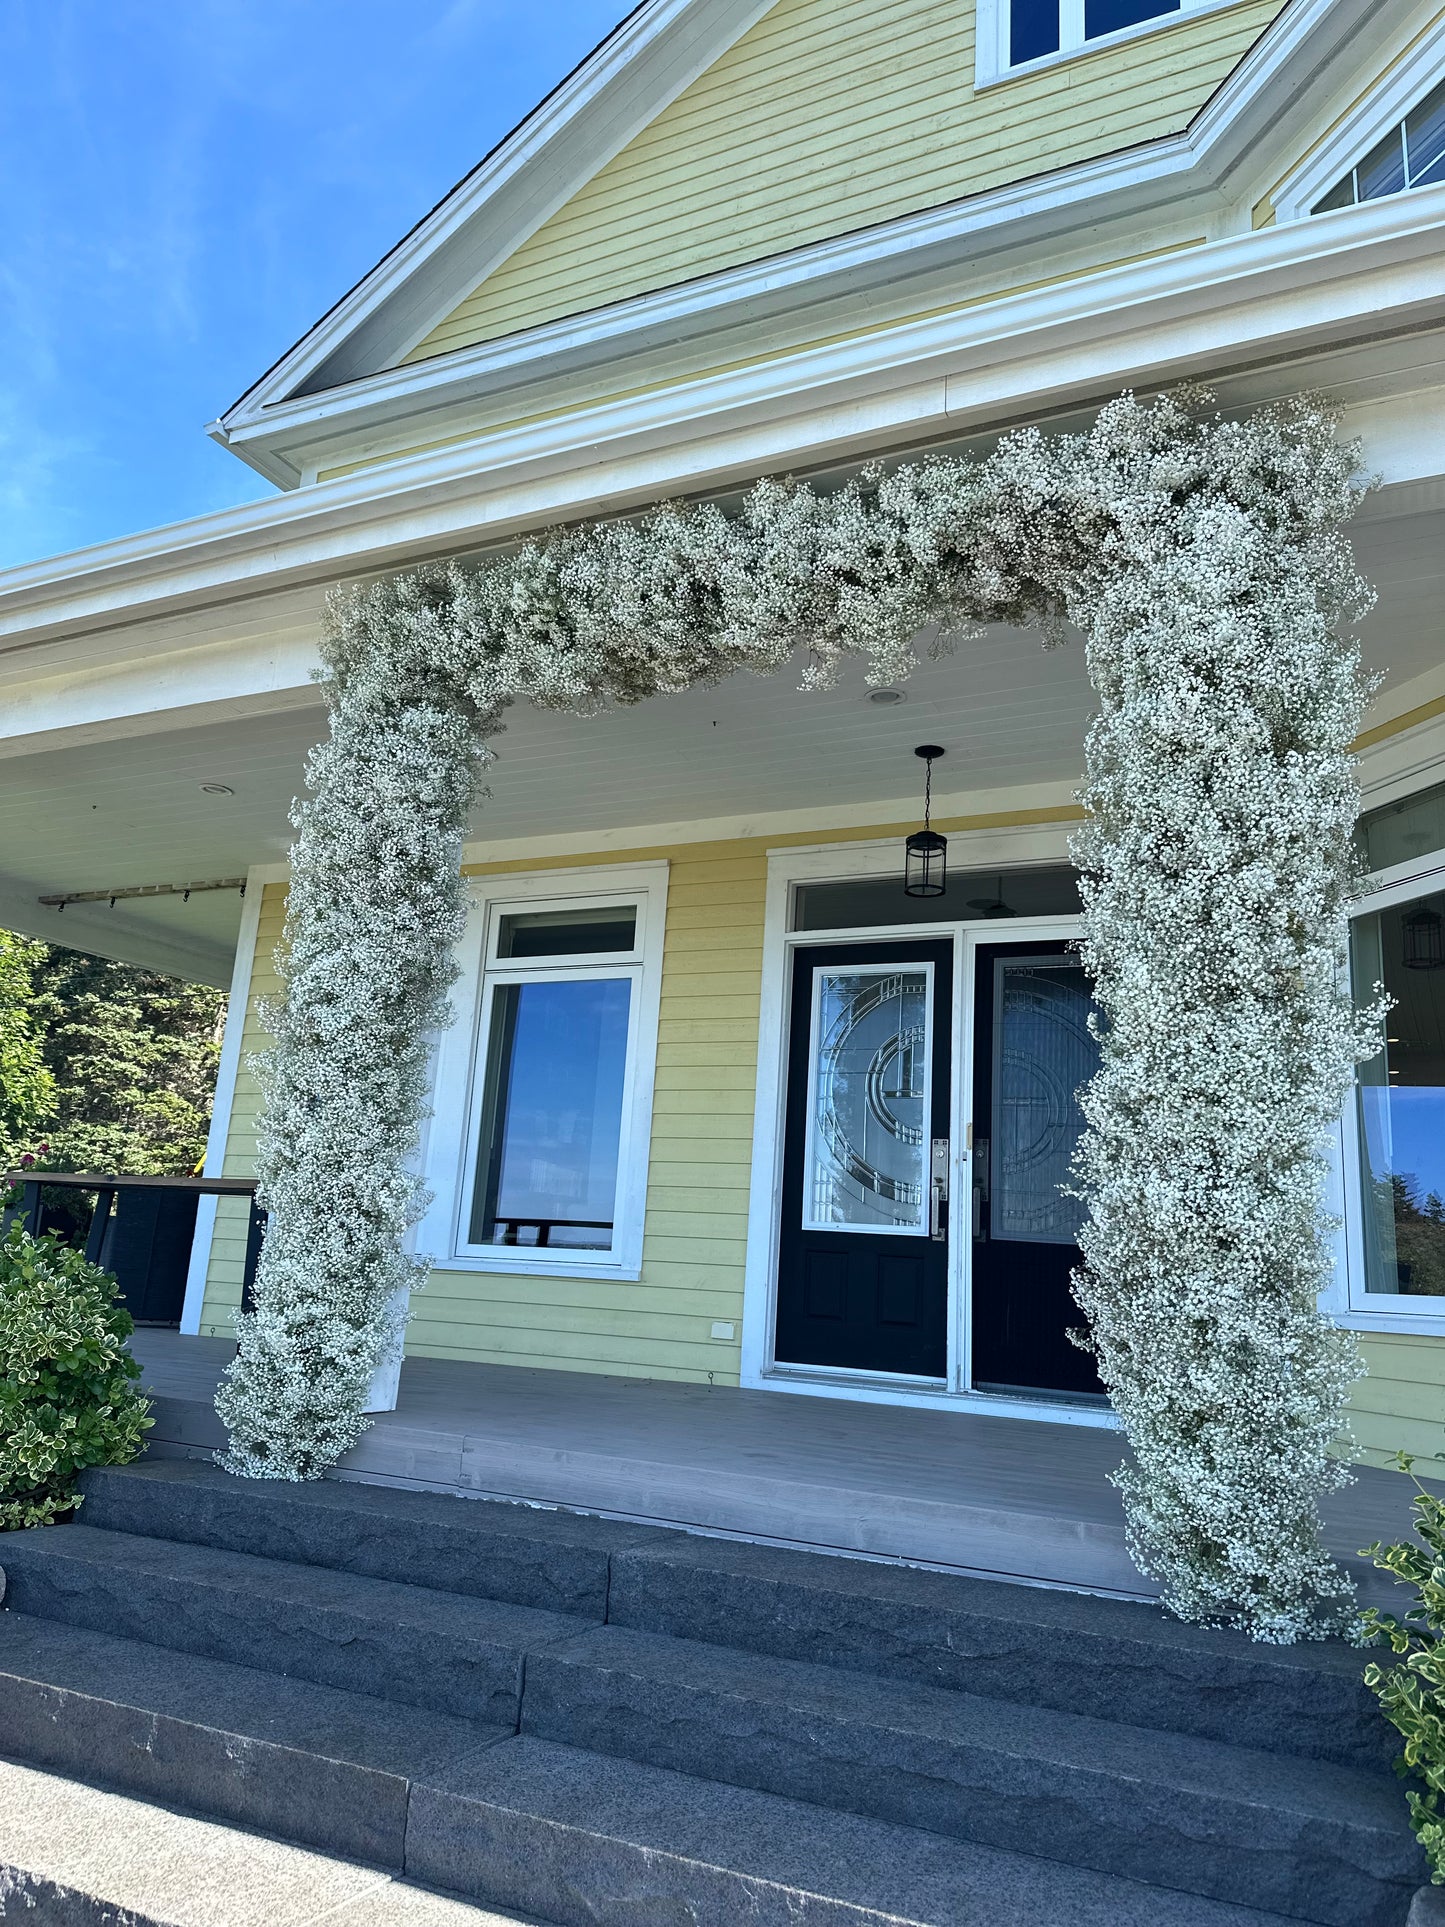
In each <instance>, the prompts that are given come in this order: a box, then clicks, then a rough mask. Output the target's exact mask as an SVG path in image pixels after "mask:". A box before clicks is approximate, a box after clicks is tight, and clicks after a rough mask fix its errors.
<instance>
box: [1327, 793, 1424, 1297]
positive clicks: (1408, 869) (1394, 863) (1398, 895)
mask: <svg viewBox="0 0 1445 1927" xmlns="http://www.w3.org/2000/svg"><path fill="white" fill-rule="evenodd" d="M1359 843H1360V848H1361V852H1362V854H1363V856H1364V859H1365V861H1366V863H1367V864H1368V865H1369V867H1370V870H1371V871H1372V873H1373V874H1374V878H1375V880H1376V882H1377V885H1378V887H1376V888H1374V889H1372V890H1371V892H1370V895H1369V896H1368V897H1366V898H1365V899H1364V901H1363V903H1362V904H1361V906H1360V910H1359V912H1358V914H1357V915H1356V916H1355V917H1354V919H1353V921H1352V923H1351V927H1350V978H1351V983H1352V986H1353V989H1354V995H1355V1000H1356V1003H1357V1005H1359V1006H1361V1007H1363V1006H1367V1005H1369V1004H1371V1003H1372V1002H1373V1001H1374V997H1375V991H1376V986H1377V985H1379V986H1383V988H1384V991H1385V993H1386V995H1387V996H1388V997H1389V999H1390V1009H1389V1011H1388V1013H1387V1014H1386V1017H1385V1020H1384V1024H1383V1027H1382V1030H1381V1033H1380V1048H1379V1050H1378V1052H1377V1053H1376V1055H1375V1056H1373V1057H1372V1058H1370V1059H1369V1060H1368V1061H1367V1062H1366V1063H1364V1064H1361V1065H1360V1067H1359V1070H1358V1072H1357V1075H1356V1080H1355V1093H1354V1103H1353V1106H1352V1111H1351V1114H1350V1115H1349V1116H1347V1118H1346V1124H1345V1129H1346V1170H1347V1172H1352V1173H1353V1177H1352V1180H1351V1188H1352V1190H1353V1191H1354V1194H1355V1204H1356V1209H1355V1210H1354V1211H1353V1212H1351V1213H1349V1214H1348V1215H1349V1216H1350V1217H1351V1219H1352V1220H1353V1222H1354V1225H1355V1232H1354V1236H1353V1238H1352V1241H1351V1243H1352V1249H1351V1254H1350V1282H1351V1290H1350V1300H1351V1303H1352V1305H1353V1307H1354V1309H1355V1310H1357V1311H1363V1312H1368V1313H1372V1314H1375V1315H1377V1316H1378V1315H1380V1314H1392V1315H1396V1316H1398V1315H1401V1314H1403V1315H1406V1316H1409V1317H1416V1318H1418V1317H1420V1316H1422V1315H1423V1316H1426V1317H1428V1316H1431V1315H1433V1316H1435V1317H1437V1318H1438V1317H1440V1316H1442V1315H1445V784H1442V785H1439V786H1437V787H1435V788H1433V789H1428V790H1423V791H1419V792H1417V793H1416V794H1415V795H1413V796H1409V797H1406V798H1404V799H1402V800H1401V801H1400V802H1397V803H1392V804H1388V805H1386V806H1385V807H1384V808H1382V809H1377V810H1371V811H1370V812H1369V813H1368V814H1367V815H1365V816H1364V817H1362V818H1361V820H1360V828H1359Z"/></svg>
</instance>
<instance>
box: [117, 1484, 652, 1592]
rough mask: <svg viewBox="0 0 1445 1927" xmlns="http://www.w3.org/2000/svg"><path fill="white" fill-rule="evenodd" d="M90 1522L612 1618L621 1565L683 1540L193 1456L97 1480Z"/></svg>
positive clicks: (528, 1509)
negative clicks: (227, 1466)
mask: <svg viewBox="0 0 1445 1927" xmlns="http://www.w3.org/2000/svg"><path fill="white" fill-rule="evenodd" d="M82 1488H83V1490H84V1493H85V1501H84V1504H83V1506H82V1508H81V1512H80V1515H79V1516H80V1518H81V1519H82V1520H83V1522H84V1523H85V1524H86V1525H87V1526H92V1527H99V1528H103V1529H105V1530H106V1531H109V1532H129V1533H135V1534H138V1535H140V1536H141V1537H143V1538H157V1539H174V1540H177V1541H181V1542H184V1543H186V1544H189V1545H197V1546H217V1547H220V1548H222V1549H224V1550H225V1551H228V1552H249V1553H252V1554H254V1555H255V1556H256V1557H258V1558H262V1559H284V1560H287V1561H289V1562H291V1563H292V1564H294V1565H310V1566H325V1567H327V1568H329V1569H330V1570H332V1571H335V1572H354V1573H357V1574H360V1575H362V1576H363V1577H366V1578H370V1579H393V1580H397V1581H398V1582H401V1583H403V1584H406V1585H410V1586H425V1587H429V1588H435V1589H436V1590H437V1591H439V1592H457V1593H473V1594H476V1595H477V1596H478V1597H479V1598H483V1599H496V1600H502V1601H505V1602H508V1603H510V1604H512V1605H514V1606H539V1607H542V1608H544V1609H546V1610H547V1611H549V1612H559V1613H574V1614H578V1615H580V1616H581V1617H582V1618H584V1619H596V1620H601V1619H605V1618H606V1616H607V1587H608V1579H609V1562H610V1560H611V1558H612V1556H613V1554H614V1553H616V1552H619V1551H622V1550H625V1549H626V1548H627V1547H629V1546H637V1547H641V1546H645V1545H653V1544H656V1543H658V1542H660V1541H663V1540H666V1541H668V1542H669V1543H671V1542H674V1541H675V1542H678V1543H681V1544H686V1543H687V1536H686V1534H684V1533H680V1532H664V1531H659V1530H658V1529H657V1528H656V1527H647V1526H626V1525H619V1524H616V1523H615V1522H613V1521H612V1520H609V1519H589V1518H585V1517H583V1516H581V1515H579V1514H577V1513H572V1512H549V1511H546V1510H544V1509H543V1508H542V1507H540V1506H528V1505H507V1504H498V1503H496V1502H494V1501H487V1500H481V1499H454V1498H448V1497H444V1496H442V1495H441V1494H438V1493H433V1492H407V1491H398V1490H394V1489H392V1488H389V1487H386V1486H378V1485H361V1484H357V1483H354V1482H352V1481H350V1480H347V1481H344V1482H343V1481H332V1480H323V1481H319V1482H317V1483H314V1484H310V1485H288V1484H283V1483H282V1482H280V1481H275V1482H272V1481H267V1482H266V1483H264V1484H258V1483H256V1482H254V1481H251V1480H247V1479H233V1478H231V1477H229V1475H228V1474H226V1473H225V1472H222V1471H221V1470H220V1469H219V1467H217V1466H214V1465H210V1464H205V1463H201V1462H199V1461H196V1460H186V1459H156V1460H143V1461H141V1462H140V1463H139V1464H136V1465H126V1466H107V1467H103V1468H97V1469H96V1470H94V1471H91V1472H87V1473H86V1474H85V1476H84V1479H83V1480H82Z"/></svg>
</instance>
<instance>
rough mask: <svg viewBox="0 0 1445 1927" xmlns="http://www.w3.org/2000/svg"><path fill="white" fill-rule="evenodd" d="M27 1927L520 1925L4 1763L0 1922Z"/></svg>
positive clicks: (397, 1882) (391, 1878) (359, 1870)
mask: <svg viewBox="0 0 1445 1927" xmlns="http://www.w3.org/2000/svg"><path fill="white" fill-rule="evenodd" d="M12 1918H13V1919H15V1920H17V1921H22V1920H23V1921H26V1922H30V1923H33V1927H258V1923H260V1922H263V1921H264V1923H265V1927H312V1923H313V1922H316V1923H319V1922H323V1921H324V1922H325V1923H326V1927H523V1923H522V1922H521V1921H520V1920H519V1919H518V1917H517V1916H516V1915H515V1914H505V1915H504V1914H499V1913H494V1912H493V1911H492V1909H491V1908H489V1907H488V1908H481V1907H477V1906H474V1905H473V1904H472V1903H471V1902H470V1901H465V1900H457V1899H454V1898H452V1897H450V1896H448V1895H446V1894H438V1893H432V1892H429V1891H428V1890H427V1889H425V1888H422V1887H417V1886H413V1885H411V1884H409V1883H408V1882H406V1881H404V1880H402V1879H400V1878H398V1876H397V1875H395V1874H393V1873H384V1872H381V1871H379V1870H378V1869H377V1868H375V1867H362V1866H358V1865H356V1863H355V1862H354V1861H348V1860H339V1859H334V1858H332V1857H330V1856H329V1855H323V1854H318V1853H315V1852H313V1851H312V1850H310V1849H308V1848H304V1847H293V1846H286V1845H283V1844H281V1843H279V1842H277V1841H273V1840H267V1839H264V1838H263V1837H261V1836H260V1835H258V1834H255V1833H244V1832H242V1831H240V1830H239V1829H238V1828H235V1827H228V1826H226V1825H224V1824H222V1823H221V1822H219V1821H215V1820H201V1819H197V1818H195V1817H194V1816H193V1815H191V1814H185V1813H172V1812H168V1811H166V1810H165V1809H163V1808H159V1807H155V1806H151V1805H149V1804H147V1803H146V1802H144V1801H141V1800H134V1799H130V1798H128V1797H127V1796H126V1795H124V1794H119V1793H111V1792H108V1791H106V1790H105V1789H104V1788H102V1787H94V1786H85V1785H82V1784H79V1783H78V1782H76V1781H74V1780H68V1779H63V1778H60V1777H58V1776H57V1775H55V1774H51V1773H41V1772H38V1771H36V1770H35V1769H34V1768H33V1767H26V1766H15V1765H13V1764H11V1763H9V1762H6V1761H0V1919H4V1920H10V1919H12Z"/></svg>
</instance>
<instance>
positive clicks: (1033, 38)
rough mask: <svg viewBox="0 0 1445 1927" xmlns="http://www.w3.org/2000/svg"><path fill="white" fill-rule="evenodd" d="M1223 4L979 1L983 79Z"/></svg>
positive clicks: (1206, 0)
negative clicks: (1207, 7) (1209, 6)
mask: <svg viewBox="0 0 1445 1927" xmlns="http://www.w3.org/2000/svg"><path fill="white" fill-rule="evenodd" d="M1212 4H1220V0H979V67H978V80H979V82H980V84H984V83H986V82H988V81H990V80H996V79H999V78H1000V77H1002V75H1004V74H1006V73H1009V72H1011V71H1012V70H1013V69H1015V68H1018V67H1023V66H1027V65H1028V64H1029V63H1030V62H1031V61H1035V60H1043V59H1046V58H1047V57H1049V56H1050V55H1067V54H1072V53H1082V52H1083V51H1084V50H1085V49H1086V48H1087V47H1089V46H1090V45H1091V44H1092V43H1093V42H1095V41H1102V40H1107V39H1109V38H1111V37H1112V36H1114V35H1116V34H1126V33H1129V32H1131V31H1133V30H1135V29H1139V30H1147V29H1148V28H1150V27H1153V26H1163V25H1165V24H1167V22H1168V21H1170V20H1172V19H1177V18H1178V16H1179V15H1180V14H1182V13H1193V12H1195V11H1197V10H1198V9H1199V8H1200V7H1202V6H1208V5H1212Z"/></svg>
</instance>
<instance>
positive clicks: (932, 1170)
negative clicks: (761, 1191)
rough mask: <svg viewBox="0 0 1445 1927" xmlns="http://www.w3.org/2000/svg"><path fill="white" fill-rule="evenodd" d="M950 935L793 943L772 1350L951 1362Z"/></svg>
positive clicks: (848, 1363) (881, 1365)
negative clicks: (870, 941)
mask: <svg viewBox="0 0 1445 1927" xmlns="http://www.w3.org/2000/svg"><path fill="white" fill-rule="evenodd" d="M952 972H953V945H952V944H951V943H948V942H939V941H937V940H931V941H924V942H898V943H885V944H830V945H827V946H822V945H820V946H818V947H816V948H809V949H799V950H797V951H795V952H794V954H793V987H792V996H791V1002H790V1007H789V1015H790V1034H789V1051H788V1095H787V1110H786V1120H785V1142H784V1157H783V1197H782V1225H781V1232H780V1237H779V1263H778V1291H777V1316H776V1323H775V1345H774V1354H775V1357H776V1359H777V1362H778V1363H779V1364H780V1365H784V1366H786V1365H790V1364H791V1365H802V1366H808V1365H812V1366H828V1367H832V1368H834V1369H837V1370H848V1371H856V1372H860V1373H869V1374H873V1373H893V1374H900V1375H907V1376H909V1377H917V1378H928V1379H943V1378H945V1377H946V1375H947V1370H948V1252H949V1227H948V1178H949V1168H950V1157H949V1115H948V1113H949V1103H948V1091H949V1031H950V1026H949V1008H950V1001H951V983H952Z"/></svg>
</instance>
